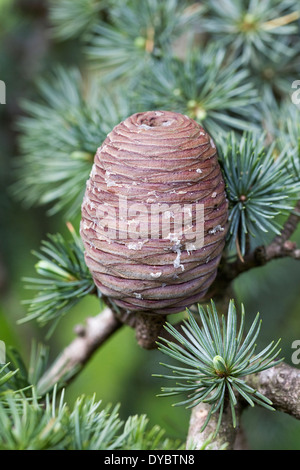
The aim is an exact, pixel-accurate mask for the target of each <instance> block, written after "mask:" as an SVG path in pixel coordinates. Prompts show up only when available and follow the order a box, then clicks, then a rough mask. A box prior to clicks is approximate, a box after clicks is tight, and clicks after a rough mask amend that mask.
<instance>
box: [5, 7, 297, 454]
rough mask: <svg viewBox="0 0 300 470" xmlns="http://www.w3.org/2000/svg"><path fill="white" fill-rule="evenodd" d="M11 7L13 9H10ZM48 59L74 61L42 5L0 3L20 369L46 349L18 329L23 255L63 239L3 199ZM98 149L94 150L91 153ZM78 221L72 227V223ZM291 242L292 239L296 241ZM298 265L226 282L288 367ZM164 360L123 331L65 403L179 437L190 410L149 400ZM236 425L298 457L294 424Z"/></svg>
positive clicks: (281, 264) (52, 224)
mask: <svg viewBox="0 0 300 470" xmlns="http://www.w3.org/2000/svg"><path fill="white" fill-rule="evenodd" d="M12 4H13V7H12ZM54 61H56V62H57V61H60V62H61V63H63V64H66V63H78V62H80V56H79V55H78V47H77V46H76V41H75V42H71V41H70V42H64V43H58V42H54V41H53V40H52V39H51V36H50V35H49V31H48V17H47V5H46V2H45V1H42V0H40V1H39V0H19V1H14V2H12V1H9V0H0V80H3V81H4V82H5V83H6V104H5V105H0V119H1V125H0V152H1V153H0V184H1V187H0V294H1V300H0V339H1V340H2V341H5V343H6V344H7V345H13V346H16V347H17V348H18V349H19V351H20V352H21V354H22V356H23V357H24V360H25V361H28V358H29V353H30V347H31V342H32V340H33V339H37V340H40V341H42V342H45V340H44V335H45V332H46V330H45V331H44V330H43V329H40V328H38V327H37V326H36V325H35V324H34V323H26V324H23V325H19V324H18V320H20V319H21V318H23V317H24V314H25V310H24V307H23V306H22V305H21V300H23V299H26V298H28V296H29V295H30V293H28V291H26V290H24V286H23V283H22V280H21V279H22V277H23V276H32V275H33V274H34V263H35V261H36V260H35V258H34V257H33V255H32V254H31V250H32V249H39V247H40V242H41V240H42V239H44V238H45V236H46V234H47V233H55V232H56V231H61V232H64V231H65V226H64V222H63V221H62V220H61V218H60V217H59V216H57V217H48V216H47V215H46V208H45V207H42V208H38V209H30V210H28V209H26V208H24V207H22V205H21V204H19V203H16V202H15V201H14V200H13V198H12V197H11V192H10V187H11V183H12V168H13V165H14V159H15V158H16V156H17V155H18V133H17V130H16V126H15V123H16V120H17V118H18V116H19V115H20V113H21V111H20V107H19V104H20V100H22V99H23V98H24V97H34V96H35V87H34V80H35V78H36V77H37V76H38V75H41V74H44V73H45V72H46V71H47V70H48V69H50V68H51V64H52V63H53V62H54ZM100 144H101V142H99V145H100ZM78 222H79V221H78ZM295 238H296V239H298V240H299V241H300V231H298V233H297V234H296V235H295ZM299 287H300V266H299V262H298V263H297V262H296V261H293V260H281V261H274V262H272V263H271V264H270V265H268V266H267V267H265V268H260V269H256V270H253V271H252V272H251V273H248V274H244V275H243V276H241V277H240V278H239V279H238V280H237V281H236V284H235V292H236V297H237V299H238V302H243V303H244V304H245V307H246V313H247V321H248V322H249V323H250V322H251V321H252V320H253V317H254V315H255V314H256V313H257V311H259V312H260V313H261V316H262V319H263V326H262V333H261V336H260V343H259V346H264V345H266V344H268V343H269V342H270V341H271V340H272V339H275V340H276V339H278V338H279V337H281V338H282V355H283V356H284V357H285V361H286V362H287V363H291V355H292V352H293V350H292V349H291V345H292V342H293V341H294V340H295V339H300V322H299V314H300V289H299ZM98 312H99V304H98V301H97V299H95V298H94V297H88V298H85V299H84V300H83V301H82V302H81V303H80V304H79V305H78V306H77V307H76V308H74V309H73V310H72V311H71V312H70V313H69V314H68V315H67V316H66V317H65V318H64V319H63V320H62V321H61V323H60V324H59V326H58V328H57V330H56V333H55V334H54V335H53V337H52V338H51V340H50V341H48V342H47V343H48V344H49V345H50V348H51V359H53V358H55V357H56V356H57V354H58V353H59V352H60V351H61V349H62V348H63V347H64V346H66V345H67V344H68V343H69V342H70V341H71V340H72V339H73V338H74V333H73V330H74V326H75V325H77V324H78V323H82V322H83V321H84V319H85V318H86V317H87V316H90V315H94V314H97V313H98ZM160 361H164V357H162V355H161V353H159V352H158V351H152V352H151V351H150V352H149V351H144V350H142V349H140V348H139V347H138V346H137V344H136V341H135V337H134V332H133V331H132V330H131V329H130V328H128V327H124V328H123V329H121V330H119V331H118V332H117V333H116V334H115V335H114V337H113V338H111V339H110V340H109V341H108V342H107V343H106V344H105V345H104V346H103V347H102V348H101V350H99V351H98V352H97V353H96V354H95V355H94V357H93V358H92V360H91V361H90V362H89V363H88V365H87V366H86V368H85V369H84V371H83V372H82V373H81V374H80V376H79V377H78V378H77V379H76V380H75V381H74V382H73V383H72V384H71V385H70V386H69V388H68V390H67V400H68V401H69V403H72V402H73V401H74V400H75V399H76V397H77V396H78V395H80V394H87V395H91V394H93V393H96V397H97V399H101V400H103V403H104V404H106V403H117V402H120V403H121V404H122V406H121V415H122V416H123V417H124V418H125V417H127V416H128V415H131V414H141V413H146V414H147V415H148V417H149V418H150V422H151V423H152V424H153V425H154V424H156V423H157V424H160V425H161V426H162V427H164V428H165V429H166V430H167V433H168V435H169V436H170V437H177V438H178V437H179V438H181V439H183V440H184V439H185V436H186V433H187V427H188V421H189V411H188V410H185V409H182V408H176V407H171V404H172V403H173V401H172V400H171V399H169V398H158V397H156V395H157V394H158V393H159V391H160V386H161V385H162V383H161V382H160V380H159V379H158V378H154V377H152V374H153V373H159V372H160V371H161V366H160V365H159V362H160ZM243 423H244V425H245V430H246V436H247V438H248V441H249V445H250V447H251V448H252V449H297V450H300V423H299V422H297V421H296V420H295V419H293V418H291V417H289V416H287V415H284V414H282V413H271V412H266V411H265V410H261V409H259V408H256V409H254V410H252V409H250V410H247V411H246V412H245V413H244V416H243Z"/></svg>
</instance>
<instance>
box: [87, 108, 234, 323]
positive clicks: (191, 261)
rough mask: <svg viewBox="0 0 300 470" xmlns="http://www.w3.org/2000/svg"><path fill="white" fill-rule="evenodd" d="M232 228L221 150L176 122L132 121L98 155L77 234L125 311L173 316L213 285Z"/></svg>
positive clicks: (171, 117) (168, 118)
mask: <svg viewBox="0 0 300 470" xmlns="http://www.w3.org/2000/svg"><path fill="white" fill-rule="evenodd" d="M227 218H228V205H227V200H226V194H225V185H224V181H223V177H222V173H221V169H220V166H219V163H218V156H217V150H216V147H215V145H214V142H213V140H212V139H211V138H210V136H209V135H208V134H207V133H206V132H205V130H204V129H203V128H202V127H201V126H200V125H199V124H198V123H196V122H195V121H194V120H192V119H190V118H188V117H187V116H184V115H182V114H179V113H173V112H169V111H148V112H144V113H137V114H133V115H132V116H130V117H128V118H127V119H126V120H125V121H123V122H121V123H120V124H119V125H117V126H116V127H115V128H114V129H113V130H112V131H111V133H110V134H108V136H107V138H106V139H105V141H104V142H103V144H102V145H101V147H99V149H98V150H97V153H96V155H95V160H94V165H93V168H92V171H91V174H90V178H89V179H88V181H87V186H86V191H85V196H84V200H83V204H82V220H81V226H80V233H81V237H82V240H83V243H84V247H85V260H86V264H87V266H88V268H89V269H90V271H91V273H92V276H93V279H94V282H95V284H96V285H97V287H98V288H99V290H100V291H101V292H102V294H103V295H104V296H105V297H107V298H109V299H110V300H112V301H113V302H114V303H115V304H116V305H118V306H119V307H121V308H123V309H125V310H127V311H135V312H144V313H149V314H163V315H168V314H171V313H177V312H180V311H182V310H184V309H185V308H186V307H188V306H190V305H192V304H193V303H195V302H198V301H200V300H201V298H203V296H204V295H205V293H206V292H207V290H208V288H209V287H210V285H211V284H212V282H213V281H214V279H215V277H216V274H217V268H218V264H219V262H220V259H221V255H222V251H223V248H224V243H225V236H226V227H227Z"/></svg>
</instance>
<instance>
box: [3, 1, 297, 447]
mask: <svg viewBox="0 0 300 470" xmlns="http://www.w3.org/2000/svg"><path fill="white" fill-rule="evenodd" d="M299 18H300V8H299V3H298V2H296V1H292V0H282V1H279V0H267V1H263V2H262V1H259V0H240V1H237V0H212V1H203V2H198V1H196V0H195V1H193V0H165V1H159V0H108V1H104V0H61V1H60V0H49V24H50V26H49V35H51V38H52V41H54V43H57V44H61V43H64V44H65V43H67V44H69V45H70V47H71V46H72V45H73V47H75V48H78V49H80V65H79V64H78V63H77V64H73V66H66V65H65V64H63V63H57V64H56V63H55V64H53V70H52V71H51V72H50V73H49V74H46V75H45V76H43V77H37V89H38V93H37V97H36V98H35V99H32V100H27V101H26V102H24V103H22V109H23V113H22V116H21V117H20V118H19V120H18V130H19V134H20V136H19V146H20V155H19V157H18V158H17V163H16V168H15V170H14V179H15V180H14V184H13V187H12V193H13V195H14V197H15V198H16V200H18V201H22V204H24V205H25V207H31V206H41V207H44V208H45V211H47V213H48V214H49V215H53V214H55V215H56V216H59V217H61V219H62V220H63V221H64V223H65V222H66V221H67V222H68V227H69V232H70V233H68V235H67V236H65V235H62V234H56V235H51V234H50V235H49V236H48V238H47V240H45V241H43V242H42V243H41V249H40V252H35V253H34V254H35V256H36V257H37V258H38V262H37V263H36V265H35V270H36V273H37V275H36V277H30V278H26V279H25V280H24V281H25V283H26V286H27V288H29V289H31V290H33V291H34V295H33V296H32V299H29V300H26V304H28V305H29V307H28V309H27V315H26V317H25V318H24V319H23V320H21V321H28V320H31V321H36V322H37V323H38V324H39V325H42V326H44V325H47V327H49V331H50V332H51V333H52V334H55V328H56V326H57V324H58V322H59V320H60V319H61V318H62V317H63V316H64V315H66V314H68V315H70V312H72V307H73V306H74V305H77V304H78V303H79V302H80V301H81V300H82V299H83V298H84V297H85V296H87V295H95V294H96V295H97V296H98V297H99V298H101V296H102V294H101V287H99V285H98V286H96V285H95V284H94V281H93V278H92V276H91V274H90V272H89V270H88V268H87V266H86V263H85V259H84V248H83V244H82V242H81V240H80V237H79V235H78V234H79V222H78V221H79V216H80V211H81V204H82V200H83V195H84V191H85V187H86V181H87V180H88V178H89V175H90V174H91V172H92V165H93V161H94V155H95V154H96V151H97V149H98V148H99V147H100V146H101V144H102V143H103V141H104V140H105V138H106V136H107V134H108V133H109V132H110V131H111V130H112V129H113V128H114V127H115V126H117V124H119V123H120V122H121V121H124V120H125V119H126V118H127V117H128V116H130V115H132V114H133V113H138V112H146V111H150V110H151V111H155V110H165V111H170V112H176V113H181V114H183V115H185V116H187V117H188V118H191V119H193V120H194V121H196V123H197V125H198V124H200V125H201V126H202V127H203V128H204V129H205V131H206V132H207V133H208V134H209V135H210V136H211V137H212V138H213V139H214V142H215V144H216V146H217V149H218V159H219V163H220V167H221V170H222V175H223V178H224V181H225V190H226V197H227V200H228V205H229V218H228V231H227V237H226V244H225V247H224V251H223V257H222V263H221V264H222V266H223V264H226V263H227V262H231V263H233V262H238V261H240V262H243V261H244V259H246V258H247V255H249V254H250V253H251V252H252V251H251V250H253V249H254V248H255V247H256V246H258V245H263V244H265V243H266V242H267V241H268V240H270V239H272V237H274V236H275V235H278V234H280V233H281V231H282V229H283V227H284V222H285V220H286V218H287V217H289V215H290V214H293V213H294V212H293V211H294V208H295V205H296V201H297V200H298V199H299V194H300V144H299V142H300V127H299V122H300V111H299V109H298V107H297V106H296V105H295V103H293V102H292V100H291V97H290V94H291V92H292V89H291V80H292V79H296V78H297V77H295V73H296V71H297V70H299V61H300V39H299ZM70 221H71V222H72V224H73V225H71V223H70ZM73 226H74V228H73ZM100 264H101V263H100ZM173 300H174V299H173ZM227 307H228V310H227V309H226V312H225V315H223V316H222V312H221V311H218V308H217V307H216V305H215V304H214V302H213V301H212V302H211V303H210V306H208V307H204V306H199V310H198V312H199V315H198V314H197V315H195V316H194V314H193V313H192V312H194V311H193V310H192V309H191V311H190V312H189V313H188V320H186V321H185V323H184V325H183V327H182V330H181V332H178V329H177V328H175V327H174V326H172V324H171V323H167V324H166V326H165V328H166V330H167V332H168V335H169V336H168V339H167V340H166V339H165V338H160V339H159V341H158V342H159V344H158V346H159V349H160V350H161V353H162V354H166V355H168V356H170V357H171V358H172V360H173V361H175V365H174V364H172V365H169V364H167V365H166V367H168V368H171V370H172V371H173V374H171V375H170V376H165V377H166V378H168V379H173V380H174V379H175V380H177V381H179V382H178V383H176V385H174V387H168V388H164V390H163V392H164V393H163V394H165V395H177V394H182V393H183V394H184V395H185V398H184V399H183V401H182V402H180V403H181V404H183V405H185V406H188V407H193V406H195V405H197V404H198V403H200V402H205V403H209V404H210V405H211V411H210V414H209V416H208V419H207V421H206V423H205V426H204V427H203V430H204V429H205V427H206V426H207V425H208V422H209V420H210V418H211V417H212V415H214V414H217V413H219V421H218V426H217V428H216V429H215V433H214V435H213V436H211V439H212V440H213V439H215V438H216V436H217V434H218V431H219V428H220V425H221V421H222V419H223V411H224V406H225V405H226V403H229V405H230V409H231V414H232V422H233V426H235V424H236V414H235V409H236V404H237V396H238V395H240V396H242V398H243V399H244V400H245V401H246V402H247V403H248V404H249V405H251V406H254V404H258V405H261V406H264V407H265V408H268V409H273V407H272V403H271V401H270V400H269V399H268V398H267V397H265V396H264V395H262V394H260V393H258V392H257V391H256V390H255V389H254V388H253V387H250V385H247V382H246V376H248V375H251V374H258V373H259V372H261V371H262V370H265V369H267V368H270V367H273V366H274V365H276V364H278V363H279V362H280V359H279V352H280V351H279V350H278V342H275V344H274V343H273V342H272V343H270V344H269V346H267V347H266V348H265V349H263V350H262V351H261V352H260V353H255V347H256V340H257V337H258V335H259V331H260V323H259V320H258V317H256V318H255V320H254V322H253V324H252V326H250V328H249V330H248V332H247V331H246V328H245V318H244V316H245V312H244V310H243V308H242V315H241V319H240V325H239V320H238V315H237V312H236V307H235V303H234V301H233V300H232V301H231V302H230V303H229V305H227ZM116 310H118V309H116ZM181 310H182V311H184V306H182V309H181ZM176 311H178V309H176ZM160 313H163V312H160ZM223 313H224V312H223ZM170 337H171V340H170ZM8 356H9V361H8V363H7V364H5V365H4V366H3V367H2V368H1V369H0V423H1V425H0V449H35V450H36V449H67V450H71V449H77V450H78V449H93V450H95V449H102V450H104V449H106V450H115V449H123V450H135V449H142V450H147V449H148V450H152V449H156V450H159V449H162V450H164V449H183V448H185V443H183V442H179V441H177V440H170V439H168V438H167V437H166V436H165V432H164V430H163V429H161V428H160V427H159V426H154V427H151V426H150V424H149V422H148V418H147V417H146V416H144V415H142V416H132V417H129V418H128V419H127V420H125V421H124V420H122V419H121V418H120V417H119V408H118V406H116V407H113V406H112V407H104V406H102V404H101V402H98V401H96V399H95V397H85V396H81V397H79V398H78V399H77V400H76V402H75V404H74V405H73V407H70V406H69V405H68V404H67V403H66V400H65V397H64V387H65V385H66V383H65V382H64V380H65V379H66V377H65V376H64V375H63V374H61V375H58V381H57V383H55V384H53V386H52V388H51V389H50V390H48V393H47V394H44V393H40V391H39V383H41V380H42V379H43V376H44V375H45V374H47V368H48V367H49V364H48V359H47V357H48V353H47V351H46V349H44V348H43V347H42V346H38V347H37V346H35V347H33V352H32V359H31V364H30V365H29V367H28V368H27V366H26V365H25V364H24V363H23V362H22V360H21V359H20V356H19V355H18V353H16V352H15V351H11V352H10V353H9V355H8ZM178 364H181V365H178ZM182 364H183V365H182ZM75 367H76V364H74V368H75ZM154 372H155V371H154ZM71 375H72V374H71ZM209 446H210V442H207V443H206V445H204V446H203V447H204V448H209Z"/></svg>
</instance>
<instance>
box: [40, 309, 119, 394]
mask: <svg viewBox="0 0 300 470" xmlns="http://www.w3.org/2000/svg"><path fill="white" fill-rule="evenodd" d="M121 326H122V323H121V322H120V321H119V320H118V318H117V317H116V315H114V313H113V312H112V310H110V309H109V308H108V307H107V308H105V309H104V310H103V311H102V312H101V313H100V314H99V315H96V316H95V317H89V318H87V320H86V326H85V327H83V326H80V327H77V328H76V333H77V337H76V338H75V339H74V340H73V341H72V343H71V344H69V346H67V347H66V348H65V349H64V351H63V352H62V353H61V354H60V355H59V356H58V358H57V359H56V361H55V362H54V364H53V365H52V366H51V367H50V368H49V369H48V370H47V371H46V372H45V374H44V375H43V376H42V377H41V379H40V381H39V383H38V387H37V388H38V392H39V393H41V394H44V393H46V392H47V391H48V390H50V389H51V388H52V387H53V386H54V385H55V384H56V383H58V382H60V381H64V382H69V381H70V380H71V379H73V378H74V377H75V376H76V375H77V374H78V372H79V371H80V370H81V369H82V367H83V366H84V364H85V363H86V362H87V361H88V360H89V359H90V358H91V356H92V355H93V353H94V352H95V351H96V350H97V349H98V348H99V347H100V346H101V345H102V344H103V343H104V342H105V341H106V340H107V339H108V338H109V337H110V336H111V335H112V334H113V333H115V332H116V331H117V330H118V329H119V328H120V327H121Z"/></svg>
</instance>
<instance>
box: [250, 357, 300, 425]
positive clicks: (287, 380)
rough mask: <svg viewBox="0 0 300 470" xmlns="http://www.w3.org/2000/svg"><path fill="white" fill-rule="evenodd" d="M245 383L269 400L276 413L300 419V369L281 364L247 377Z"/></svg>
mask: <svg viewBox="0 0 300 470" xmlns="http://www.w3.org/2000/svg"><path fill="white" fill-rule="evenodd" d="M247 383H248V384H249V385H250V386H251V387H253V388H255V389H256V390H257V391H258V392H260V393H262V394H263V395H265V396H266V397H267V398H269V399H270V400H271V401H272V402H273V405H274V408H276V409H277V410H278V411H283V412H284V413H288V414H289V415H291V416H294V417H295V418H297V419H300V369H297V368H295V367H292V366H290V365H288V364H285V363H281V364H279V365H277V366H276V367H272V368H271V369H268V370H265V371H263V372H260V373H259V374H253V375H252V376H249V377H248V378H247Z"/></svg>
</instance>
